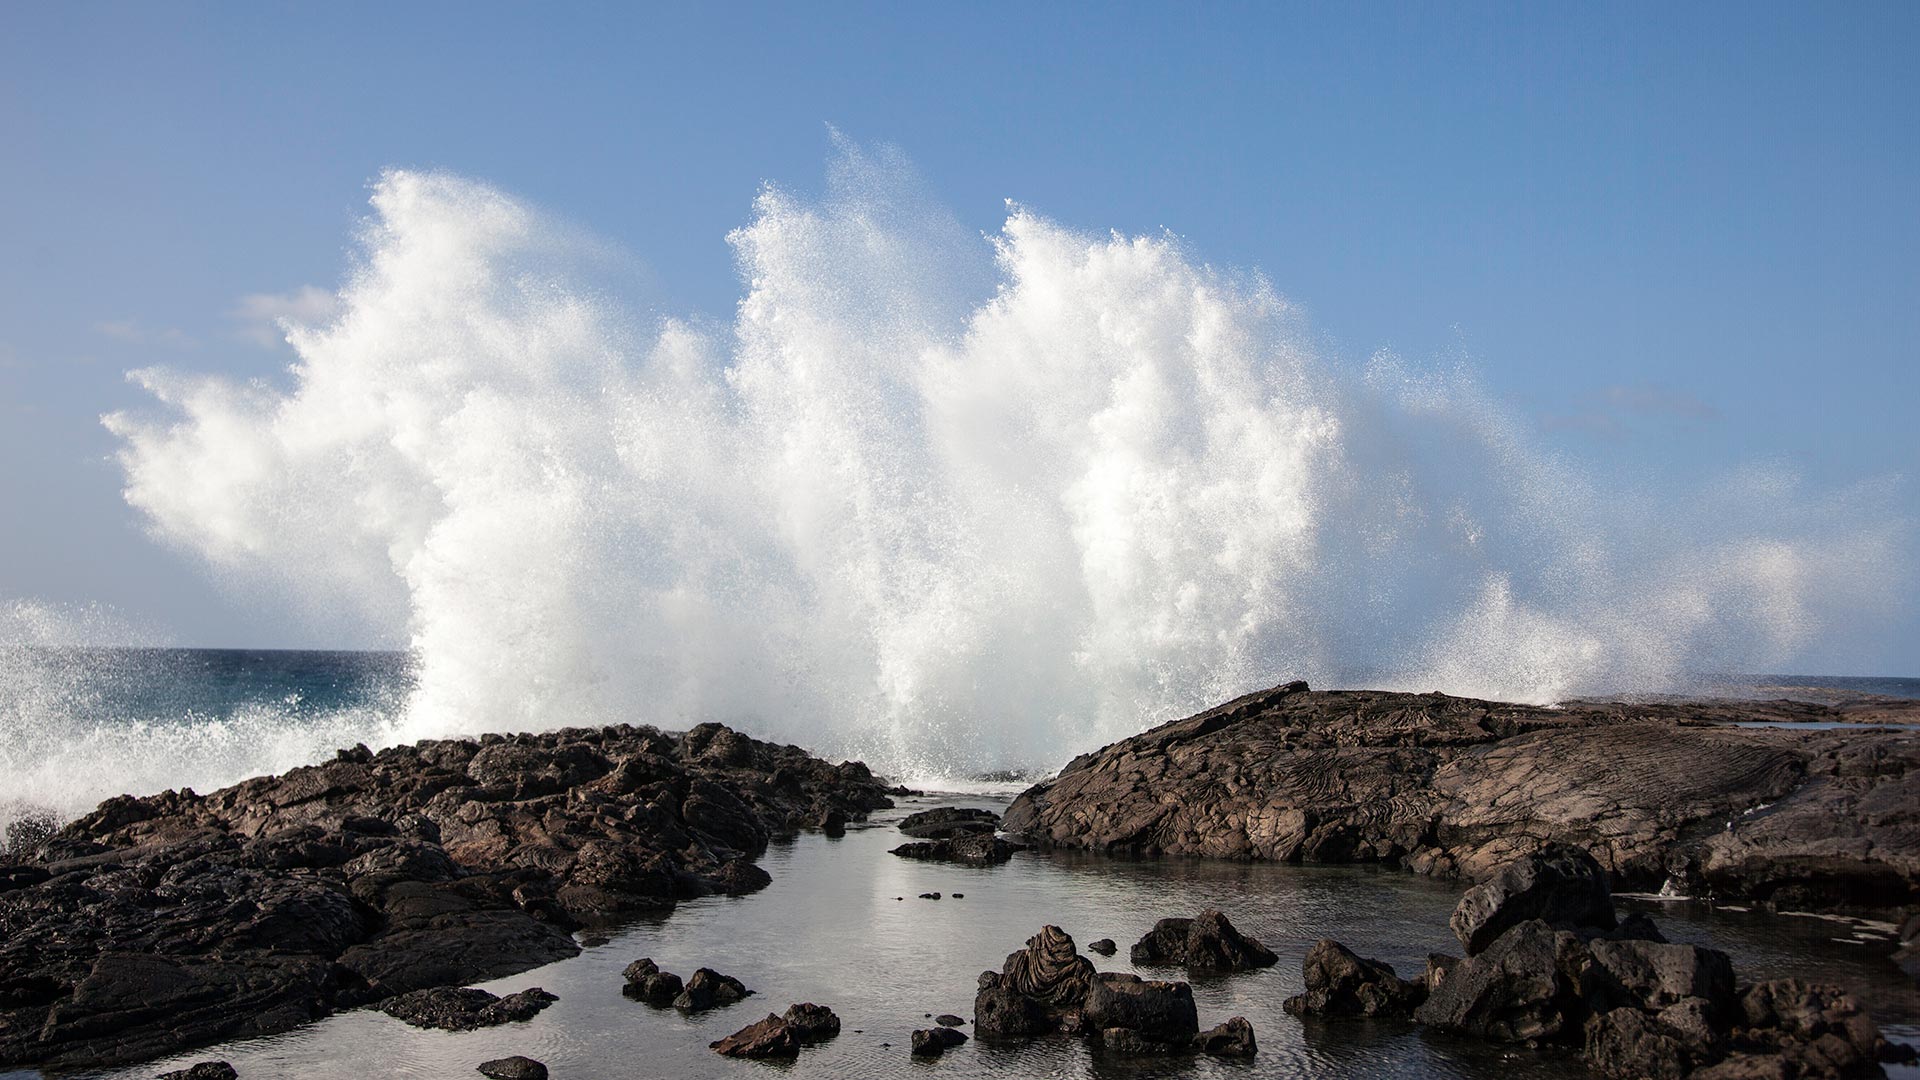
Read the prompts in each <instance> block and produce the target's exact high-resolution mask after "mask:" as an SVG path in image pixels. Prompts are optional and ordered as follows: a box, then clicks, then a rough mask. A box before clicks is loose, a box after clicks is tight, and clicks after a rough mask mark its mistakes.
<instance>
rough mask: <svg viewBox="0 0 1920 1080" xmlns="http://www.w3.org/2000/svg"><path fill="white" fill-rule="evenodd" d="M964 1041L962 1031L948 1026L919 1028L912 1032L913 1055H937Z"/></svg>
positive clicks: (964, 1037)
mask: <svg viewBox="0 0 1920 1080" xmlns="http://www.w3.org/2000/svg"><path fill="white" fill-rule="evenodd" d="M966 1041H967V1036H966V1034H965V1033H964V1032H959V1031H955V1030H953V1029H952V1028H950V1027H932V1028H921V1029H920V1030H918V1031H915V1032H914V1033H913V1054H914V1056H915V1057H939V1056H940V1055H941V1054H944V1053H946V1052H947V1051H948V1050H950V1049H952V1048H953V1047H956V1046H959V1045H960V1044H961V1043H963V1042H966Z"/></svg>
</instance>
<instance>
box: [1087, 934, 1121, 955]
mask: <svg viewBox="0 0 1920 1080" xmlns="http://www.w3.org/2000/svg"><path fill="white" fill-rule="evenodd" d="M1087 951H1088V952H1091V953H1099V954H1100V955H1101V956H1112V955H1113V954H1114V953H1117V952H1119V951H1120V946H1118V945H1115V944H1114V943H1113V939H1112V938H1110V937H1103V938H1101V939H1100V940H1099V941H1090V942H1088V943H1087Z"/></svg>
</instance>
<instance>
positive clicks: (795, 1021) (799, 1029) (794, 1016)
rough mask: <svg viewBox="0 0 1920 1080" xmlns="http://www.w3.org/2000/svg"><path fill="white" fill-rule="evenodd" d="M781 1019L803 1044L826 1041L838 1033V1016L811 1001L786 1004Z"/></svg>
mask: <svg viewBox="0 0 1920 1080" xmlns="http://www.w3.org/2000/svg"><path fill="white" fill-rule="evenodd" d="M781 1019H782V1020H785V1021H786V1022H787V1026H788V1027H789V1028H791V1029H792V1030H793V1036H794V1038H796V1039H799V1040H800V1042H801V1043H802V1044H803V1045H811V1044H813V1043H818V1042H826V1041H827V1040H828V1039H831V1038H833V1037H834V1036H835V1035H838V1034H840V1017H838V1016H836V1015H834V1011H833V1010H832V1009H829V1008H827V1007H826V1006H825V1005H815V1004H814V1003H813V1002H811V1001H803V1002H801V1003H799V1004H797V1005H789V1006H787V1011H786V1013H785V1015H783V1016H782V1017H781Z"/></svg>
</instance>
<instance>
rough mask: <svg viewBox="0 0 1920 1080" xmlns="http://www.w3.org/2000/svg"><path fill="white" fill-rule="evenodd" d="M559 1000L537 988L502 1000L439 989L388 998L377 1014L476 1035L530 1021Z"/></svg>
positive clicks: (475, 992)
mask: <svg viewBox="0 0 1920 1080" xmlns="http://www.w3.org/2000/svg"><path fill="white" fill-rule="evenodd" d="M558 1000H560V999H559V998H558V997H555V996H554V995H552V994H549V993H547V992H546V991H545V990H542V989H540V988H539V987H537V986H536V987H532V988H531V989H527V990H522V991H520V992H518V993H514V994H508V995H507V996H505V997H500V996H497V995H495V994H490V993H488V992H487V991H485V990H480V989H477V988H473V987H468V988H465V989H460V988H455V987H450V986H441V987H435V988H434V989H432V990H416V991H414V992H413V993H411V994H402V995H400V996H399V997H396V998H390V999H388V1000H386V1001H383V1002H381V1003H380V1011H381V1012H384V1013H386V1014H387V1015H388V1016H391V1017H393V1018H394V1019H395V1020H399V1021H402V1022H404V1023H407V1024H411V1025H413V1026H414V1027H419V1028H437V1029H439V1030H441V1031H475V1030H478V1029H480V1028H483V1027H493V1026H495V1025H497V1024H507V1023H514V1022H517V1021H521V1020H531V1019H533V1016H534V1014H535V1013H538V1012H539V1011H540V1010H542V1009H544V1008H546V1007H547V1006H548V1005H551V1004H553V1003H554V1002H556V1001H558Z"/></svg>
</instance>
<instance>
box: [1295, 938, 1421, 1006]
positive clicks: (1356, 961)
mask: <svg viewBox="0 0 1920 1080" xmlns="http://www.w3.org/2000/svg"><path fill="white" fill-rule="evenodd" d="M1301 973H1302V975H1303V976H1304V978H1305V981H1306V987H1307V989H1306V993H1304V994H1297V995H1295V996H1293V997H1290V998H1288V999H1287V1000H1286V1002H1285V1004H1284V1008H1285V1009H1286V1010H1287V1011H1288V1012H1290V1013H1292V1014H1294V1015H1295V1016H1308V1015H1313V1016H1399V1017H1404V1016H1409V1015H1411V1014H1412V1012H1413V1010H1414V1009H1415V1008H1416V1007H1418V1006H1419V1004H1420V1003H1421V1002H1422V1001H1425V1000H1426V997H1427V984H1426V983H1425V982H1424V981H1418V982H1416V981H1412V980H1408V979H1402V978H1400V977H1399V976H1397V975H1395V974H1394V971H1393V968H1392V967H1391V966H1390V965H1388V964H1384V963H1381V962H1380V961H1378V960H1368V959H1365V958H1363V957H1361V956H1359V955H1357V954H1355V953H1354V952H1353V951H1352V950H1351V949H1348V948H1347V947H1346V946H1344V945H1342V944H1340V943H1339V942H1337V941H1331V940H1328V939H1325V938H1323V939H1321V940H1320V941H1319V942H1318V943H1316V944H1315V945H1314V947H1313V948H1312V949H1310V950H1308V951H1307V956H1306V959H1305V960H1303V961H1302V962H1301Z"/></svg>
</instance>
